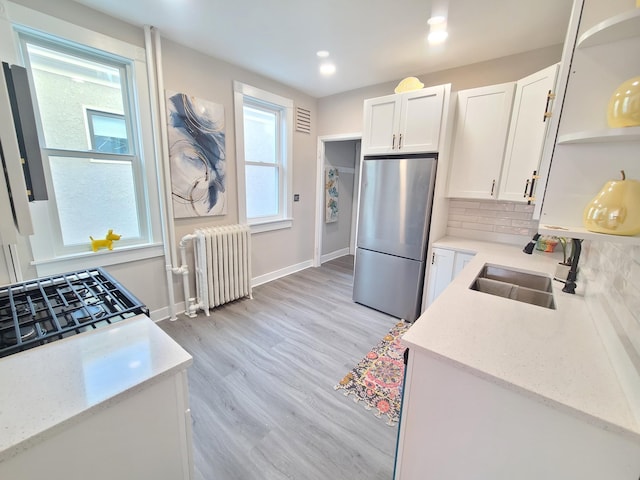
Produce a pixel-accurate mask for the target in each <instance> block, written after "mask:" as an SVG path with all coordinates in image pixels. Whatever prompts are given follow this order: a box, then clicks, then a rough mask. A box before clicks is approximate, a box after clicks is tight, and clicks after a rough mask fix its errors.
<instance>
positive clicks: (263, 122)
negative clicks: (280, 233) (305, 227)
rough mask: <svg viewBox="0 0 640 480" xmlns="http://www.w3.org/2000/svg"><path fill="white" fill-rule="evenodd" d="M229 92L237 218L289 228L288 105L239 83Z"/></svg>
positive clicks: (254, 224)
mask: <svg viewBox="0 0 640 480" xmlns="http://www.w3.org/2000/svg"><path fill="white" fill-rule="evenodd" d="M234 92H235V113H236V151H237V154H238V185H239V188H238V192H239V193H238V195H239V197H240V198H239V199H238V204H239V205H240V216H241V219H240V220H241V222H247V223H248V224H250V225H252V230H253V231H264V230H273V229H276V228H286V227H290V226H291V219H290V214H291V158H292V143H293V142H292V129H293V126H292V121H293V120H292V119H293V102H292V101H291V100H289V99H287V98H283V97H280V96H278V95H275V94H272V93H269V92H265V91H264V90H260V89H257V88H254V87H251V86H249V85H245V84H243V83H240V82H234Z"/></svg>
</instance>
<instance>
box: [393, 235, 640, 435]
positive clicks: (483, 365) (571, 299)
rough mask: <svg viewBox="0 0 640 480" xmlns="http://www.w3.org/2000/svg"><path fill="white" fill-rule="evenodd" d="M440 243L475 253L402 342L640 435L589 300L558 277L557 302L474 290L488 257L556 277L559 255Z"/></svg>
mask: <svg viewBox="0 0 640 480" xmlns="http://www.w3.org/2000/svg"><path fill="white" fill-rule="evenodd" d="M434 246H435V247H440V248H448V249H454V250H459V251H466V252H470V253H475V256H474V258H473V259H472V260H471V261H470V262H469V264H468V265H467V266H466V267H465V268H464V270H462V272H461V273H460V274H459V275H458V276H457V277H456V278H455V279H454V280H453V282H452V283H451V284H450V285H449V286H448V287H447V288H446V289H445V290H444V292H443V293H442V294H441V295H440V296H439V297H438V298H437V299H436V300H435V301H434V302H433V303H432V304H431V305H430V306H429V307H428V308H427V309H426V311H425V312H424V313H423V314H422V315H421V316H420V318H419V319H418V320H417V321H416V322H415V324H414V325H413V326H412V327H411V328H410V329H409V331H408V332H407V333H406V334H405V335H404V336H403V339H402V341H403V343H404V344H406V345H407V346H408V347H410V348H411V349H420V350H421V351H422V352H424V353H425V354H426V355H429V356H431V357H434V358H436V359H438V360H440V361H443V362H446V363H448V364H450V365H452V366H455V367H456V368H460V369H463V370H465V371H467V372H469V373H471V374H473V375H475V376H478V377H481V378H483V379H485V380H487V381H490V382H493V383H495V384H498V385H500V386H502V387H504V388H507V389H510V390H512V391H516V392H518V393H521V394H523V395H526V396H528V397H529V398H532V399H533V400H535V401H537V402H541V403H543V404H546V405H548V406H550V407H552V408H554V409H556V410H560V411H562V412H565V413H569V414H571V415H573V416H577V417H579V418H581V419H582V420H583V421H586V422H588V423H590V424H592V425H595V426H597V427H599V428H602V429H604V430H610V431H615V432H617V433H619V434H622V435H624V436H625V437H627V438H630V439H631V440H632V441H634V442H638V443H640V425H639V423H638V417H637V416H638V415H640V412H638V411H637V410H636V409H634V407H633V402H631V401H630V399H629V398H628V397H627V396H626V395H625V392H624V390H623V388H622V387H621V385H620V382H619V381H618V377H617V375H616V371H615V370H614V368H613V367H612V364H611V362H610V359H609V357H608V354H607V351H606V349H605V347H604V345H603V342H602V340H601V338H600V337H599V334H598V329H597V328H596V325H595V323H594V321H598V319H594V318H592V316H591V314H590V311H589V309H588V308H587V305H586V302H585V298H584V295H583V293H584V292H583V291H582V287H583V285H581V282H580V278H578V281H577V283H578V289H577V290H576V294H575V295H571V294H567V293H563V292H562V286H563V284H562V283H560V282H557V281H553V282H552V283H553V296H554V300H555V305H556V308H555V309H548V308H544V307H540V306H535V305H530V304H526V303H522V302H518V301H515V300H511V299H508V298H502V297H498V296H495V295H490V294H487V293H482V292H478V291H475V290H471V289H470V288H469V287H470V286H471V285H472V283H473V282H474V280H475V278H476V276H477V275H478V273H479V272H480V270H481V269H482V267H483V266H484V265H485V264H492V265H499V266H506V267H508V268H511V269H515V270H520V271H523V272H530V273H541V274H543V275H546V276H549V277H553V274H554V271H555V267H556V265H557V264H558V256H557V255H550V254H545V253H542V252H538V251H535V250H534V254H533V255H526V254H524V253H523V252H522V246H520V247H518V246H510V245H504V244H495V243H488V242H481V241H474V240H466V239H460V238H453V237H445V238H443V239H441V240H439V241H437V242H434Z"/></svg>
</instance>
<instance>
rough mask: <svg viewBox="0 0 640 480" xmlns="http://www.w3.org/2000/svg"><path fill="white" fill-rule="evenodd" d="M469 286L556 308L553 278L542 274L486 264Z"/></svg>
mask: <svg viewBox="0 0 640 480" xmlns="http://www.w3.org/2000/svg"><path fill="white" fill-rule="evenodd" d="M469 288H471V290H477V291H479V292H483V293H488V294H490V295H496V296H499V297H504V298H510V299H512V300H517V301H519V302H524V303H529V304H531V305H538V306H540V307H545V308H551V309H555V308H556V306H555V303H554V301H553V293H552V284H551V278H549V277H545V276H542V275H536V274H533V273H525V272H519V271H517V270H511V269H510V268H506V267H499V266H496V265H486V264H485V266H484V267H482V270H480V273H479V274H478V276H477V277H476V279H475V280H474V282H473V284H471V287H469Z"/></svg>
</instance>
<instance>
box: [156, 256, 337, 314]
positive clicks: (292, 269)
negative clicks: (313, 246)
mask: <svg viewBox="0 0 640 480" xmlns="http://www.w3.org/2000/svg"><path fill="white" fill-rule="evenodd" d="M334 253H335V252H334ZM348 253H349V249H348V248H347V249H346V253H342V254H340V255H336V257H334V258H337V257H339V256H342V255H347V254H348ZM312 266H313V260H307V261H306V262H301V263H298V264H296V265H290V266H288V267H286V268H282V269H280V270H276V271H274V272H269V273H266V274H264V275H260V276H258V277H254V278H252V279H251V287H257V286H258V285H262V284H263V283H267V282H270V281H272V280H276V279H278V278H282V277H286V276H287V275H291V274H292V273H296V272H299V271H301V270H304V269H306V268H309V267H312ZM175 312H176V316H177V317H178V319H180V316H181V315H184V312H185V306H184V302H180V303H176V305H175ZM149 317H151V320H153V321H154V322H156V323H157V322H161V321H163V320H167V319H169V307H168V306H166V307H162V308H158V309H157V310H153V311H151V312H149Z"/></svg>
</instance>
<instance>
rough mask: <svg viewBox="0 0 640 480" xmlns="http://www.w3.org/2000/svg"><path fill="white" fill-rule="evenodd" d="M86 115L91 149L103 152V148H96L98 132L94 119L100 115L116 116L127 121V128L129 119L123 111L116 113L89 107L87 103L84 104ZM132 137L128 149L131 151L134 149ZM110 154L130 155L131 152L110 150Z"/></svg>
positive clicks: (104, 116) (128, 139)
mask: <svg viewBox="0 0 640 480" xmlns="http://www.w3.org/2000/svg"><path fill="white" fill-rule="evenodd" d="M84 117H85V122H86V130H87V141H88V143H89V145H90V147H91V148H90V149H91V151H92V152H101V150H98V149H97V148H96V143H97V142H96V132H95V125H94V122H93V120H94V119H95V118H98V117H103V118H116V119H118V120H122V121H123V122H124V123H125V128H127V119H126V117H125V116H124V115H123V114H121V113H115V112H109V111H107V110H101V109H99V108H95V107H89V106H87V105H85V106H84ZM130 138H131V137H129V138H127V139H126V140H127V149H128V150H129V151H131V150H132V146H131V140H130ZM109 154H110V155H129V153H125V154H118V153H116V152H109Z"/></svg>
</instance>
